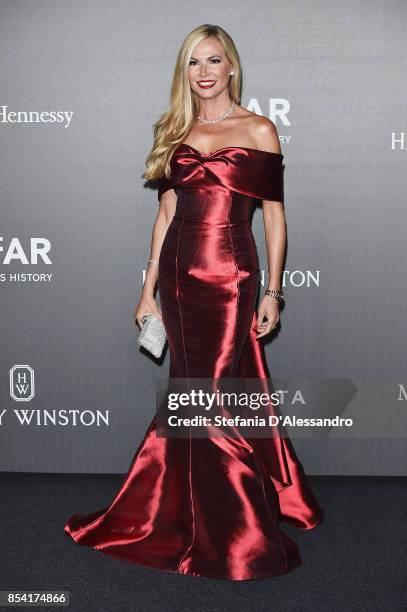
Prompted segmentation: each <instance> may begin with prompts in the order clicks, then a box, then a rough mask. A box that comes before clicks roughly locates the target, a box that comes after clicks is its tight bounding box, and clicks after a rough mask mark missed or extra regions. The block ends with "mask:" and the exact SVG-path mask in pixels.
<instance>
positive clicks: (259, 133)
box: [252, 115, 281, 153]
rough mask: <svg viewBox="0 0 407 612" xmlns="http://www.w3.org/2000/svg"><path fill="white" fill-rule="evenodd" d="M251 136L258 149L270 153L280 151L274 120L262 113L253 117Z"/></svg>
mask: <svg viewBox="0 0 407 612" xmlns="http://www.w3.org/2000/svg"><path fill="white" fill-rule="evenodd" d="M252 129H253V138H254V139H255V140H256V145H257V148H258V149H262V150H263V151H269V152H270V153H281V146H280V138H279V136H278V132H277V128H276V126H275V124H274V122H273V121H272V120H271V119H268V118H267V117H264V116H263V115H256V117H255V118H253V124H252Z"/></svg>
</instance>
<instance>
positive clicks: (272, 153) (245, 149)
mask: <svg viewBox="0 0 407 612" xmlns="http://www.w3.org/2000/svg"><path fill="white" fill-rule="evenodd" d="M182 146H184V147H189V148H190V149H192V150H193V151H195V152H196V153H198V155H200V156H201V157H210V156H211V155H215V153H220V151H224V150H225V149H243V150H244V151H256V152H257V153H266V154H267V155H278V156H279V157H284V155H283V154H282V153H274V152H273V151H263V149H253V148H252V147H238V146H233V145H232V146H228V147H220V149H215V151H210V152H209V153H202V152H201V151H199V149H196V148H195V147H193V146H192V145H190V144H188V143H187V142H181V144H179V145H178V147H177V149H179V148H180V147H182Z"/></svg>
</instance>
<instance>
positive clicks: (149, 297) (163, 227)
mask: <svg viewBox="0 0 407 612" xmlns="http://www.w3.org/2000/svg"><path fill="white" fill-rule="evenodd" d="M176 205H177V196H176V193H175V191H174V189H167V191H165V192H164V193H163V195H162V196H161V199H160V207H159V209H158V213H157V217H156V220H155V222H154V225H153V230H152V236H151V245H150V256H149V259H155V260H156V261H158V259H159V257H160V252H161V247H162V244H163V242H164V238H165V235H166V233H167V230H168V227H169V225H170V223H171V221H172V218H173V216H174V214H175V209H176ZM157 280H158V265H157V264H156V263H153V262H149V263H148V266H147V272H146V278H145V281H144V285H143V289H142V292H141V298H140V301H139V303H138V304H137V306H136V309H135V311H134V319H135V323H137V324H138V325H139V326H140V328H141V327H142V326H143V323H142V321H141V319H142V318H143V317H144V315H146V314H149V313H151V314H153V315H154V316H156V317H157V318H158V319H160V320H162V317H161V312H160V310H159V308H158V306H157V302H156V300H155V297H154V292H155V286H156V283H157Z"/></svg>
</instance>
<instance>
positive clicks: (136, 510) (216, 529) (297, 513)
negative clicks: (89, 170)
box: [65, 143, 323, 580]
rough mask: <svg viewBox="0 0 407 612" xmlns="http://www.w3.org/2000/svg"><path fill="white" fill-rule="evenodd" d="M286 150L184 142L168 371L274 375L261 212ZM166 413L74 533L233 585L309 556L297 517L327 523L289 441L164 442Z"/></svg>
mask: <svg viewBox="0 0 407 612" xmlns="http://www.w3.org/2000/svg"><path fill="white" fill-rule="evenodd" d="M283 157H284V156H283V155H282V154H278V153H271V152H266V151H261V150H258V149H252V148H248V147H236V146H229V147H222V148H221V149H218V150H216V151H213V152H211V153H200V152H199V151H198V150H197V149H195V148H194V147H192V146H190V145H187V144H184V143H183V144H181V145H179V146H178V148H177V149H176V151H175V152H174V154H173V157H172V160H171V177H170V179H167V178H166V177H164V178H162V179H161V180H160V183H159V191H158V198H159V199H160V198H161V195H162V193H163V192H164V191H165V190H166V189H170V188H173V189H175V192H176V194H177V205H176V212H175V216H174V218H173V220H172V222H171V224H170V226H169V228H168V230H167V233H166V235H165V238H164V242H163V245H162V249H161V253H160V260H159V279H158V286H159V293H160V305H161V311H162V317H163V322H164V325H165V328H166V332H167V338H168V346H169V351H170V370H169V375H170V377H174V378H206V377H212V378H217V377H219V378H222V377H232V378H239V377H247V378H270V374H269V371H268V367H267V363H266V359H265V354H264V348H263V346H262V344H261V341H259V340H256V332H255V330H254V326H255V325H256V321H257V319H256V311H255V302H256V297H257V293H258V288H259V282H260V270H259V261H258V254H257V249H256V244H255V241H254V237H253V234H252V230H251V221H250V218H251V212H252V208H253V206H254V204H255V202H256V200H259V199H260V200H262V199H265V200H274V201H283V169H282V161H283ZM156 417H157V414H156V415H155V417H154V418H153V420H152V422H151V424H150V425H149V428H148V430H147V433H146V435H145V437H144V439H143V441H142V442H141V444H140V446H139V447H138V449H137V451H136V453H135V456H134V458H133V461H132V463H131V465H130V468H129V470H128V472H127V474H126V476H125V478H124V480H123V482H122V484H121V487H120V488H119V490H118V492H117V494H116V496H115V497H114V499H113V501H112V502H111V503H110V505H109V506H108V507H106V508H103V509H102V510H99V511H97V512H93V513H92V514H86V515H84V514H75V515H73V516H72V517H71V518H70V519H69V520H68V522H67V523H66V525H65V533H66V534H69V535H70V536H71V537H72V538H73V540H74V541H75V542H77V543H78V544H83V545H87V546H92V547H93V548H95V549H98V550H99V551H101V552H104V553H107V554H109V555H112V556H114V557H118V558H121V559H125V560H127V561H129V562H132V563H136V564H142V565H146V566H150V567H154V568H159V569H160V570H167V571H172V572H179V573H182V574H192V575H195V576H207V577H212V578H219V579H228V580H248V579H254V578H265V577H270V576H276V575H280V574H283V573H285V572H287V571H289V570H291V569H293V568H295V567H297V566H298V565H299V564H300V563H301V557H300V553H299V550H298V547H297V544H296V543H295V542H294V541H293V540H292V539H291V538H289V537H288V536H287V535H286V534H285V533H284V532H283V531H282V530H280V529H279V522H280V521H283V520H284V521H286V522H288V523H290V524H292V525H295V526H296V527H298V528H300V529H312V528H314V527H316V526H317V525H318V524H319V523H320V522H321V521H322V520H323V511H322V509H321V507H320V505H319V503H318V501H317V499H316V498H315V496H314V494H313V492H312V490H311V488H310V486H309V484H308V482H307V478H306V476H305V473H304V470H303V467H302V465H301V463H300V462H299V460H298V458H297V456H296V454H295V451H294V449H293V447H292V445H291V442H290V440H289V439H288V438H286V437H277V438H272V439H270V438H257V439H252V438H250V439H248V438H241V439H238V438H227V437H223V438H219V437H218V438H194V437H192V438H164V437H159V436H157V435H156V426H157V423H156Z"/></svg>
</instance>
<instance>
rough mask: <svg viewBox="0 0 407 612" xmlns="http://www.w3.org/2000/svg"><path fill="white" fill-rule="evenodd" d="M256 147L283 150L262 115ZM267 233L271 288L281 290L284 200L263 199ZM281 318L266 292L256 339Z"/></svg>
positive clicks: (270, 125)
mask: <svg viewBox="0 0 407 612" xmlns="http://www.w3.org/2000/svg"><path fill="white" fill-rule="evenodd" d="M257 143H258V144H257V146H258V147H259V148H260V149H263V150H264V151H270V152H272V153H281V147H280V139H279V137H278V133H277V130H276V127H275V125H274V123H273V122H272V121H270V120H269V119H267V118H265V117H262V118H261V121H260V122H259V126H258V131H257ZM263 222H264V236H265V242H266V250H267V265H268V277H269V281H268V286H267V288H268V289H281V275H282V268H283V261H284V254H285V249H286V244H287V224H286V218H285V212H284V207H283V203H282V202H278V201H274V200H263ZM279 320H280V307H279V303H278V300H277V299H276V298H273V297H271V296H269V295H264V296H263V298H262V300H261V302H260V304H259V310H258V314H257V328H256V330H257V331H258V332H259V333H258V334H257V336H256V338H261V337H262V336H265V335H267V334H268V333H270V331H271V330H272V329H273V328H274V327H275V326H276V325H277V323H278V322H279Z"/></svg>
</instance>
